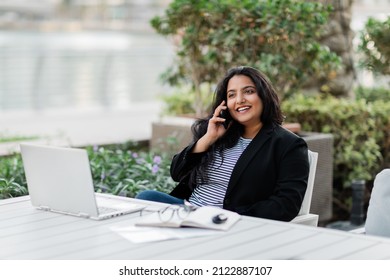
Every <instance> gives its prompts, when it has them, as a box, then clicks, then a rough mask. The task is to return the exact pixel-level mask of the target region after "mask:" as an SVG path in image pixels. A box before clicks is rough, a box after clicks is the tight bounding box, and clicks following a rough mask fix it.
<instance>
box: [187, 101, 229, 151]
mask: <svg viewBox="0 0 390 280" xmlns="http://www.w3.org/2000/svg"><path fill="white" fill-rule="evenodd" d="M222 110H227V106H226V105H225V101H222V102H221V104H220V105H219V106H218V107H217V108H216V109H215V110H214V114H213V116H212V117H211V118H210V120H209V123H208V126H207V132H206V134H205V135H203V137H201V138H200V139H199V140H198V142H197V143H196V145H195V147H194V149H193V152H194V153H200V152H205V151H207V150H208V148H209V147H210V146H211V145H212V144H214V143H215V142H216V141H217V140H218V139H219V138H220V137H222V136H223V135H224V134H225V132H226V128H225V127H224V126H223V123H224V122H225V119H224V118H221V117H220V114H221V111H222Z"/></svg>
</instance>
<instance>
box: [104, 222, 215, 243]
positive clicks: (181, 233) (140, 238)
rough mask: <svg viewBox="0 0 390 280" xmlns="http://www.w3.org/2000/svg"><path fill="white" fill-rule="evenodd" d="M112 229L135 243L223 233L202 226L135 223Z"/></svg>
mask: <svg viewBox="0 0 390 280" xmlns="http://www.w3.org/2000/svg"><path fill="white" fill-rule="evenodd" d="M111 230H112V231H114V232H116V233H118V234H119V235H121V236H122V237H124V238H126V239H127V240H130V241H131V242H133V243H146V242H155V241H163V240H171V239H183V238H193V237H200V236H208V235H216V234H222V232H220V231H217V230H209V229H200V228H163V227H141V226H134V225H131V226H127V227H112V228H111Z"/></svg>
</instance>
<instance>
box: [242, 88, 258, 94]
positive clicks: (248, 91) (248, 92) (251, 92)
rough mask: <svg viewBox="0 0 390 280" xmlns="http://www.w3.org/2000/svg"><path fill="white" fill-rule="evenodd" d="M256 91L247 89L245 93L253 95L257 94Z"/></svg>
mask: <svg viewBox="0 0 390 280" xmlns="http://www.w3.org/2000/svg"><path fill="white" fill-rule="evenodd" d="M255 92H256V91H255V90H254V89H247V90H245V91H244V93H245V94H253V93H255Z"/></svg>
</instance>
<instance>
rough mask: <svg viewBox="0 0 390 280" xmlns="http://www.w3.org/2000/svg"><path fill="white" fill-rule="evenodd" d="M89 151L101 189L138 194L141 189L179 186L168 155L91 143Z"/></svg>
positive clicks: (130, 195) (129, 194) (125, 194)
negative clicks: (173, 178) (170, 170)
mask: <svg viewBox="0 0 390 280" xmlns="http://www.w3.org/2000/svg"><path fill="white" fill-rule="evenodd" d="M88 153H89V158H90V164H91V169H92V174H93V180H94V183H95V186H96V187H97V191H100V192H109V193H112V194H116V195H123V196H128V197H134V196H135V195H136V194H137V193H138V192H139V191H141V190H146V189H154V190H160V191H164V192H169V191H170V190H172V188H173V187H174V186H175V183H174V181H173V180H172V179H171V178H170V173H169V167H170V160H168V157H166V156H164V155H161V154H160V155H159V154H156V153H152V152H142V151H130V150H127V151H126V150H110V149H106V148H104V147H100V148H98V147H94V148H92V147H89V148H88Z"/></svg>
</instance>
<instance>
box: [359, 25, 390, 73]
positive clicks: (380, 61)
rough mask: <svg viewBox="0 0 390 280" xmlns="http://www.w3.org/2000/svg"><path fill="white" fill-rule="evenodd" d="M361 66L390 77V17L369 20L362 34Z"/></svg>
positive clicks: (360, 47)
mask: <svg viewBox="0 0 390 280" xmlns="http://www.w3.org/2000/svg"><path fill="white" fill-rule="evenodd" d="M359 51H360V52H361V54H362V59H361V60H360V62H361V64H362V65H363V66H364V67H366V68H368V69H370V70H371V71H373V72H374V73H376V74H382V75H390V17H388V18H387V19H386V20H384V21H380V20H377V19H374V18H369V19H368V20H367V22H366V24H365V27H364V29H363V31H362V32H361V34H360V44H359Z"/></svg>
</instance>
